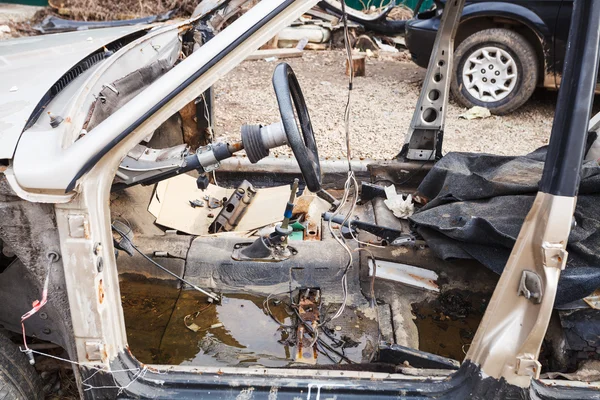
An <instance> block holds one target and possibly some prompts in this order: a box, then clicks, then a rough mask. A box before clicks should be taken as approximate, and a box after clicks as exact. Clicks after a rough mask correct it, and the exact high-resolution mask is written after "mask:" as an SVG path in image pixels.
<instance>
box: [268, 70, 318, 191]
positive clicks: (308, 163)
mask: <svg viewBox="0 0 600 400" xmlns="http://www.w3.org/2000/svg"><path fill="white" fill-rule="evenodd" d="M273 88H274V89H275V96H276V97H277V103H278V104H279V112H280V114H281V121H282V122H283V128H284V130H285V134H286V136H287V141H288V145H289V146H290V147H291V148H292V151H293V152H294V156H295V157H296V161H298V165H299V166H300V171H301V172H302V176H303V177H304V181H305V183H306V187H308V190H310V191H311V192H313V193H316V192H318V191H320V190H321V163H320V162H319V152H318V151H317V143H316V141H315V134H314V132H313V128H312V124H311V122H310V116H309V115H308V109H307V108H306V103H305V102H304V96H303V95H302V90H300V85H299V84H298V79H296V75H295V74H294V71H292V67H290V66H289V65H288V64H286V63H281V64H279V65H278V66H277V67H276V68H275V72H274V73H273ZM292 100H293V102H294V104H293V105H292ZM294 111H295V112H294ZM296 115H297V116H298V120H299V123H300V130H301V131H302V135H300V132H299V130H298V120H297V119H296Z"/></svg>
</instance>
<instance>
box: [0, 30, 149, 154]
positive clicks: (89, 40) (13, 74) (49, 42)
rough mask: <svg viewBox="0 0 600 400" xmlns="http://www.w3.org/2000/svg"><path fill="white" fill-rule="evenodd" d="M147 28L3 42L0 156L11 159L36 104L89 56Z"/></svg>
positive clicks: (0, 64)
mask: <svg viewBox="0 0 600 400" xmlns="http://www.w3.org/2000/svg"><path fill="white" fill-rule="evenodd" d="M142 29H147V26H141V25H137V26H128V27H118V28H108V29H97V30H88V31H80V32H71V33H63V34H54V35H46V36H34V37H24V38H19V39H13V40H6V41H1V42H0V76H1V77H2V79H0V159H11V158H12V157H13V155H14V152H15V148H16V146H17V143H18V141H19V137H20V136H21V133H22V132H23V129H24V127H25V125H26V123H27V121H28V119H29V117H30V116H31V114H32V112H33V111H34V109H35V107H36V105H37V104H38V103H39V101H40V100H41V99H42V97H43V96H44V95H45V94H46V92H48V90H50V88H51V87H52V86H53V85H54V84H55V83H56V82H57V81H58V80H59V79H60V78H61V77H62V76H63V75H64V74H65V73H66V72H68V71H69V70H70V69H71V68H72V67H73V66H75V65H76V64H77V63H78V62H79V61H81V60H82V59H84V58H85V57H86V56H88V55H90V54H91V53H93V52H95V51H96V50H99V49H102V47H103V46H105V45H107V44H108V43H110V42H113V41H114V40H117V39H119V38H120V37H123V36H126V35H128V34H130V33H133V32H136V31H140V30H142Z"/></svg>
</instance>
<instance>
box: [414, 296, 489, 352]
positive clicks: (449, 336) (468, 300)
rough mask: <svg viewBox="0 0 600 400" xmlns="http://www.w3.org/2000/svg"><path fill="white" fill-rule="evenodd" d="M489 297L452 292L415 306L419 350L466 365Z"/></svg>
mask: <svg viewBox="0 0 600 400" xmlns="http://www.w3.org/2000/svg"><path fill="white" fill-rule="evenodd" d="M488 301H489V296H488V297H486V296H482V295H481V294H478V293H470V292H466V291H457V290H452V291H449V292H446V293H443V294H441V295H440V296H439V297H438V298H437V299H436V300H434V301H430V302H423V303H418V304H413V314H414V315H415V317H416V318H415V324H416V325H417V329H418V331H419V350H422V351H426V352H428V353H433V354H437V355H440V356H443V357H447V358H452V359H454V360H457V361H462V360H463V359H464V357H465V354H466V352H467V351H468V350H469V345H470V344H471V341H472V340H473V336H474V335H475V332H476V331H477V327H478V326H479V323H480V322H481V318H483V314H484V312H485V308H486V307H487V304H488Z"/></svg>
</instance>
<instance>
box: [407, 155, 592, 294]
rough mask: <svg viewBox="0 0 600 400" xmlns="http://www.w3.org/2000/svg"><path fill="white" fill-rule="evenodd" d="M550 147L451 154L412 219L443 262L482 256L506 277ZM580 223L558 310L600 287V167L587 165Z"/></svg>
mask: <svg viewBox="0 0 600 400" xmlns="http://www.w3.org/2000/svg"><path fill="white" fill-rule="evenodd" d="M545 157H546V148H545V147H544V148H541V149H538V150H536V151H535V152H533V153H531V154H528V155H526V156H519V157H511V156H497V155H489V154H473V153H449V154H448V155H446V156H445V157H444V158H442V159H441V160H440V161H439V162H438V163H437V164H436V165H435V166H434V167H433V169H432V170H431V171H430V172H429V174H428V175H427V176H426V177H425V179H424V180H423V182H422V183H421V185H420V186H419V188H418V192H419V194H420V195H421V196H424V197H425V198H427V199H429V202H428V203H427V205H425V206H424V207H423V208H421V209H420V210H419V211H418V212H416V213H415V214H414V215H413V216H412V217H411V221H412V222H413V223H414V224H416V227H417V231H418V232H419V233H420V234H421V235H422V236H423V238H424V239H425V240H426V241H427V243H428V245H429V246H430V248H431V249H432V250H433V251H434V252H435V253H436V254H437V255H438V257H440V258H442V259H475V260H477V261H479V262H480V263H482V264H483V265H485V266H486V267H488V268H490V269H491V270H493V271H494V272H496V273H498V274H500V273H501V272H502V270H503V269H504V266H505V264H506V261H507V260H508V257H509V255H510V252H511V249H512V247H513V245H514V243H515V241H516V238H517V236H518V234H519V231H520V230H521V226H522V224H523V221H524V219H525V217H526V215H527V213H528V212H529V210H530V209H531V205H532V204H533V201H534V199H535V196H536V194H537V191H538V183H539V181H540V178H541V175H542V170H543V167H544V160H545ZM581 177H582V180H581V185H580V189H579V196H578V201H577V208H576V210H575V220H576V223H577V225H576V226H575V228H574V229H573V230H572V231H571V235H570V236H569V243H568V246H567V250H568V252H569V258H568V260H567V267H566V269H565V271H563V273H562V274H561V279H560V282H559V286H558V293H557V298H556V302H555V305H563V304H566V303H569V302H572V301H575V300H579V299H581V298H583V297H585V296H587V295H589V294H591V293H592V292H593V291H594V290H595V289H596V288H598V287H600V251H599V250H598V249H600V230H599V228H600V166H598V163H597V162H595V161H593V162H586V163H585V164H584V165H583V168H582V175H581Z"/></svg>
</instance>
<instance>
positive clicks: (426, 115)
mask: <svg viewBox="0 0 600 400" xmlns="http://www.w3.org/2000/svg"><path fill="white" fill-rule="evenodd" d="M437 117H438V113H437V111H436V110H435V109H434V108H428V109H426V110H425V111H423V121H425V122H428V123H432V122H434V121H435V120H436V119H437Z"/></svg>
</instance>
